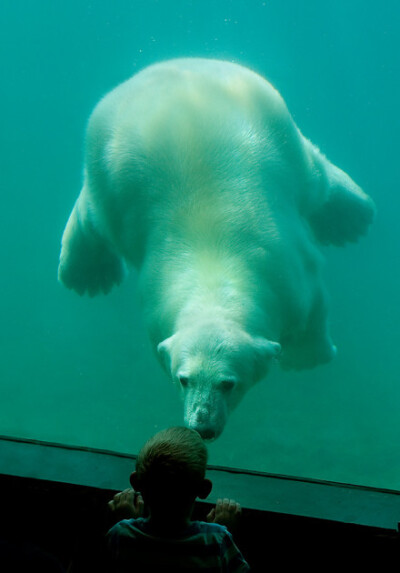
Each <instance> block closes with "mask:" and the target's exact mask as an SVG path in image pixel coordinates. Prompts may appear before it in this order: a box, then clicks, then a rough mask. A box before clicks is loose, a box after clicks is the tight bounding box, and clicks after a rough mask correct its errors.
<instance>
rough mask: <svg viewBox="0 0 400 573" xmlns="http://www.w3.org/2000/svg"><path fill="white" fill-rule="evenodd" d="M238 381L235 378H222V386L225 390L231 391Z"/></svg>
mask: <svg viewBox="0 0 400 573" xmlns="http://www.w3.org/2000/svg"><path fill="white" fill-rule="evenodd" d="M235 384H236V382H235V381H234V380H222V382H221V384H220V386H221V389H222V390H224V392H230V391H231V390H233V388H234V387H235Z"/></svg>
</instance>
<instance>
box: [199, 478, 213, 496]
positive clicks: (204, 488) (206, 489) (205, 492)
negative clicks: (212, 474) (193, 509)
mask: <svg viewBox="0 0 400 573" xmlns="http://www.w3.org/2000/svg"><path fill="white" fill-rule="evenodd" d="M211 490H212V481H211V480H209V479H207V478H204V479H203V481H202V482H201V484H200V486H199V489H198V492H197V497H199V498H200V499H206V497H208V496H209V495H210V493H211Z"/></svg>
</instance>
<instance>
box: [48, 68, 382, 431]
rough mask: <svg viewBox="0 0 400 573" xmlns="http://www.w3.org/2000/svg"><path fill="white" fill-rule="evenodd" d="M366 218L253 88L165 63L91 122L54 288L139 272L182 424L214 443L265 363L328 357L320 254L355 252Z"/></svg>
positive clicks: (264, 88) (352, 190) (233, 76)
mask: <svg viewBox="0 0 400 573" xmlns="http://www.w3.org/2000/svg"><path fill="white" fill-rule="evenodd" d="M373 216H374V204H373V202H372V200H371V199H370V198H369V197H368V196H367V195H366V194H365V193H364V192H363V191H362V190H361V189H360V188H359V187H358V186H357V185H356V184H355V183H354V182H353V181H352V179H350V177H349V176H348V175H346V173H344V172H343V171H341V170H340V169H339V168H338V167H335V166H334V165H333V164H332V163H330V162H329V161H328V160H327V159H326V158H325V157H324V155H322V153H320V151H319V150H318V149H317V147H315V146H314V145H313V144H312V143H311V142H310V141H308V140H307V139H306V138H305V137H303V135H302V134H301V133H300V131H299V129H298V128H297V126H296V125H295V123H294V121H293V119H292V117H291V115H290V113H289V111H288V109H287V107H286V105H285V103H284V101H283V99H282V97H281V96H280V94H279V93H278V92H277V91H276V90H275V89H274V88H273V87H272V86H271V85H270V84H269V83H268V82H267V81H266V80H265V79H263V78H262V77H261V76H260V75H258V74H257V73H255V72H253V71H251V70H249V69H247V68H245V67H243V66H241V65H238V64H235V63H230V62H225V61H218V60H211V59H210V60H209V59H197V58H194V59H191V58H188V59H177V60H171V61H166V62H162V63H158V64H154V65H152V66H149V67H148V68H146V69H144V70H143V71H141V72H139V73H137V74H136V75H134V76H133V77H132V78H131V79H129V80H128V81H126V82H124V83H122V84H121V85H120V86H118V87H117V88H116V89H114V90H113V91H111V93H109V94H108V95H106V96H105V97H104V98H103V99H102V100H101V101H100V103H99V104H98V105H97V107H96V108H95V110H94V111H93V113H92V115H91V117H90V120H89V124H88V128H87V137H86V156H85V171H84V181H83V188H82V190H81V193H80V195H79V197H78V199H77V201H76V203H75V206H74V208H73V210H72V213H71V215H70V217H69V220H68V223H67V226H66V228H65V231H64V234H63V238H62V248H61V255H60V264H59V271H58V273H59V275H58V276H59V280H60V281H61V282H62V283H63V284H64V285H65V286H66V287H68V288H72V289H74V290H75V291H77V292H78V293H79V294H81V295H82V294H84V293H85V292H87V293H88V294H89V296H93V295H96V294H98V293H102V292H103V293H108V292H109V291H110V290H111V288H112V287H113V286H114V285H116V284H119V283H120V282H121V280H122V279H123V277H124V274H125V272H126V269H127V268H128V267H129V266H134V267H136V269H137V270H138V274H139V285H140V286H139V288H140V293H141V299H142V304H143V310H144V314H145V318H146V321H147V325H148V329H149V334H150V339H151V342H152V345H153V347H154V349H155V350H156V351H157V353H158V356H159V357H160V360H161V363H162V365H163V366H164V368H165V369H166V371H167V372H168V374H169V375H170V376H171V377H172V380H173V381H174V383H175V384H176V385H177V386H178V387H179V389H180V392H181V394H182V398H183V401H184V419H185V423H186V425H187V426H189V427H190V428H194V429H196V430H197V431H198V432H199V433H200V434H201V436H202V437H203V438H204V439H208V440H212V439H215V438H217V437H218V436H219V435H220V434H221V432H222V430H223V428H224V426H225V423H226V421H227V418H228V415H229V412H230V411H231V410H232V409H233V408H235V407H236V406H237V404H238V403H239V402H240V400H241V399H242V397H243V396H244V394H245V393H246V392H247V390H249V388H251V387H252V386H253V385H254V384H256V383H257V382H258V381H259V380H261V379H262V378H264V377H265V376H266V374H267V372H268V370H269V368H270V365H271V363H273V362H279V363H280V365H281V366H282V367H283V368H286V369H289V368H291V369H297V370H299V369H304V368H312V367H314V366H317V365H318V364H323V363H326V362H328V361H330V360H331V359H332V358H333V356H334V355H335V347H334V345H333V343H332V340H331V337H330V333H329V328H328V322H327V314H328V313H327V295H326V291H325V287H324V284H323V280H322V277H321V266H322V255H321V253H320V250H319V245H321V244H333V245H344V244H345V243H347V242H352V241H356V240H357V239H358V238H359V236H360V235H362V234H364V233H365V232H366V231H367V228H368V226H369V224H370V223H371V222H372V220H373Z"/></svg>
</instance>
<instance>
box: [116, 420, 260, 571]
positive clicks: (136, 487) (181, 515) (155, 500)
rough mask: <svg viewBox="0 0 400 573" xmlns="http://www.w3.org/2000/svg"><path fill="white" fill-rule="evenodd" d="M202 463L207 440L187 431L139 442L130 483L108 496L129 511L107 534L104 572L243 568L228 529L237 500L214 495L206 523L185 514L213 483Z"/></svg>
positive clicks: (120, 508)
mask: <svg viewBox="0 0 400 573" xmlns="http://www.w3.org/2000/svg"><path fill="white" fill-rule="evenodd" d="M206 463H207V449H206V446H205V444H204V442H203V440H202V439H201V437H200V435H199V434H198V433H197V432H196V431H194V430H190V429H188V428H184V427H173V428H168V429H166V430H163V431H161V432H159V433H157V434H156V435H155V436H153V437H152V438H151V439H150V440H148V441H147V442H146V444H145V445H144V446H143V448H142V449H141V451H140V453H139V455H138V458H137V461H136V471H135V472H133V474H132V475H131V478H130V481H131V485H132V487H133V489H128V490H125V491H123V492H121V493H119V494H117V495H116V496H114V499H113V500H112V501H110V502H109V507H110V509H111V511H112V512H113V514H114V515H115V516H116V517H129V519H122V521H119V522H118V523H117V524H116V525H114V526H113V527H112V528H111V529H110V530H109V532H108V533H107V536H106V541H107V554H108V557H107V561H108V566H109V569H110V571H113V572H116V573H117V572H125V571H126V572H127V571H132V572H133V571H160V572H163V573H164V572H169V571H171V572H172V571H173V572H174V573H175V572H176V573H178V572H182V571H209V572H211V571H212V572H217V571H226V572H239V571H240V572H242V571H243V572H244V571H249V570H250V568H249V565H248V563H247V562H246V561H245V559H244V558H243V556H242V554H241V552H240V551H239V549H238V547H237V546H236V545H235V543H234V541H233V538H232V535H231V533H230V532H229V531H228V529H227V527H229V528H230V529H232V528H234V526H235V524H236V523H237V519H238V517H239V515H240V512H241V508H240V505H239V504H238V503H236V502H235V501H234V500H229V499H224V500H218V502H217V504H216V506H215V507H214V508H213V509H212V510H211V511H210V513H209V514H208V515H207V522H204V521H192V520H191V514H192V510H193V507H194V503H195V500H196V498H197V497H199V498H200V499H205V498H206V497H207V496H208V495H209V493H210V491H211V488H212V483H211V481H210V480H209V479H207V478H206V477H205V472H206ZM139 492H140V493H139Z"/></svg>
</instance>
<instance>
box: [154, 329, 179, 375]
mask: <svg viewBox="0 0 400 573" xmlns="http://www.w3.org/2000/svg"><path fill="white" fill-rule="evenodd" d="M174 337H175V334H173V335H172V336H170V337H169V338H166V339H165V340H163V341H162V342H160V344H158V346H157V352H158V356H159V358H160V359H161V362H162V364H163V366H164V368H165V369H167V370H170V368H171V349H172V343H173V340H174Z"/></svg>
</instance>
